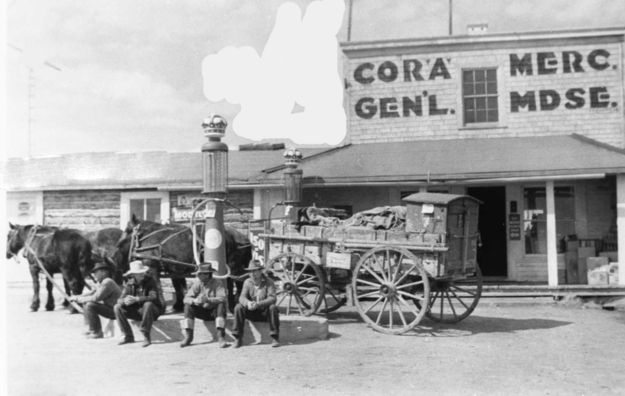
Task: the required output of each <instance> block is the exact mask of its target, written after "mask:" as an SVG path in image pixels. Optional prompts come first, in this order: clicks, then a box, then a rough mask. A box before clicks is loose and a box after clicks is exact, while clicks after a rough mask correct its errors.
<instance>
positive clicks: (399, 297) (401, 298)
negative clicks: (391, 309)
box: [397, 294, 419, 316]
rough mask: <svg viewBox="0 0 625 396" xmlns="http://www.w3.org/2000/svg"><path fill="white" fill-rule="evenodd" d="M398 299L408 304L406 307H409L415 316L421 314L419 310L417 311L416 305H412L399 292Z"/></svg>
mask: <svg viewBox="0 0 625 396" xmlns="http://www.w3.org/2000/svg"><path fill="white" fill-rule="evenodd" d="M397 299H398V300H399V302H401V303H402V304H404V305H405V306H406V308H408V310H409V311H410V312H412V313H413V314H414V315H415V316H419V311H417V310H416V309H415V306H414V305H410V304H408V302H407V301H406V300H404V298H403V297H402V296H400V295H399V294H398V295H397Z"/></svg>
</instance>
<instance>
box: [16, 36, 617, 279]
mask: <svg viewBox="0 0 625 396" xmlns="http://www.w3.org/2000/svg"><path fill="white" fill-rule="evenodd" d="M624 39H625V29H621V28H610V29H593V30H575V31H562V32H533V33H514V34H484V35H467V36H450V37H441V38H427V39H402V40H392V41H372V42H350V43H344V44H342V47H341V48H342V51H343V53H344V55H345V59H344V67H345V70H344V76H345V110H346V113H347V116H348V136H347V138H346V142H345V144H344V145H342V146H340V147H336V148H332V149H329V150H308V151H306V150H304V151H303V154H304V160H303V161H302V162H301V164H300V168H301V169H302V170H303V173H304V183H303V185H304V192H303V198H304V204H315V205H317V206H322V207H323V206H325V207H339V208H343V209H346V210H348V211H350V212H352V213H354V212H357V211H361V210H365V209H369V208H372V207H376V206H384V205H400V204H401V199H402V197H404V196H406V195H409V194H411V193H413V192H416V191H426V190H427V191H435V192H450V193H462V194H470V195H473V196H475V197H476V198H478V199H480V200H481V201H483V205H482V206H481V209H480V210H481V213H480V233H481V237H482V246H481V247H480V248H479V250H478V261H479V263H480V266H481V268H482V272H483V273H484V275H485V276H487V277H489V278H491V279H496V280H497V279H498V280H510V281H518V282H537V283H542V284H548V285H550V286H556V285H559V284H564V283H568V284H580V283H581V284H583V283H585V282H586V281H587V280H586V279H585V274H586V269H585V268H584V267H583V265H582V263H585V262H586V260H585V258H586V256H601V257H604V256H605V257H608V260H609V261H610V262H615V263H616V262H621V263H623V262H625V111H624V102H625V94H624V89H625V86H624V78H625V75H624V71H623V65H624V62H623V61H624V54H625V52H624V48H623V45H624ZM282 164H283V159H282V150H277V151H250V152H244V151H231V153H230V156H229V167H230V172H229V199H230V200H233V201H235V202H237V205H238V206H239V207H242V208H243V211H242V213H243V214H241V212H238V211H236V212H235V211H232V210H230V211H228V212H227V213H226V221H232V222H245V221H246V220H248V219H250V218H255V219H260V218H266V217H267V216H268V213H269V210H270V208H271V207H273V206H274V205H275V204H276V203H278V202H280V201H281V200H282V199H283V191H282V184H283V183H282V177H283V176H282V171H283V168H284V166H283V165H282ZM5 174H6V177H5V178H6V179H7V180H5V185H6V186H7V189H8V190H9V191H10V193H9V196H8V207H9V218H10V219H11V220H14V221H18V222H21V223H45V224H53V225H63V226H78V227H79V228H87V229H89V228H98V227H101V226H106V225H110V226H120V225H123V224H125V222H126V221H127V219H128V217H129V214H130V213H134V212H137V211H140V212H141V213H142V215H143V217H145V218H150V219H154V220H161V221H162V220H167V219H168V220H169V221H184V220H186V219H187V218H188V216H189V214H190V211H191V209H190V208H191V207H192V204H193V202H194V200H195V199H198V198H199V197H200V190H201V159H200V153H164V152H159V153H156V152H152V153H126V154H119V153H101V154H93V153H92V154H76V155H67V156H62V157H55V158H48V159H31V160H10V161H9V162H8V163H7V167H6V172H5ZM573 248H576V250H575V255H574V257H573V255H572V252H573V250H572V249H573ZM573 258H574V259H575V260H576V263H575V266H574V267H573V266H572V265H570V264H571V260H573ZM614 275H615V277H614V278H611V279H612V284H615V285H617V284H620V285H625V265H621V266H619V267H618V270H617V272H616V273H615V274H614ZM616 275H618V276H616ZM617 278H618V280H617Z"/></svg>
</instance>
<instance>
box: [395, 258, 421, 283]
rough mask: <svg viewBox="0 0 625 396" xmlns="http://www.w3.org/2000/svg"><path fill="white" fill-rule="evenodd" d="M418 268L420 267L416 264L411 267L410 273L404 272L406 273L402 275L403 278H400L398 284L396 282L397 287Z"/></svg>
mask: <svg viewBox="0 0 625 396" xmlns="http://www.w3.org/2000/svg"><path fill="white" fill-rule="evenodd" d="M417 267H418V264H416V263H415V264H413V265H412V267H410V269H409V270H408V271H406V272H404V273H403V274H402V276H401V278H399V279H398V280H397V282H395V284H396V285H398V284H400V283H401V281H403V280H404V278H405V277H407V276H408V275H409V274H410V273H411V272H412V270H413V269H415V268H417Z"/></svg>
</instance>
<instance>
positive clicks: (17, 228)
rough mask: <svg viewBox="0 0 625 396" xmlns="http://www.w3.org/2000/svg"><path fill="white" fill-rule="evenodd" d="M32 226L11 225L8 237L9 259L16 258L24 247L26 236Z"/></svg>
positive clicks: (7, 252)
mask: <svg viewBox="0 0 625 396" xmlns="http://www.w3.org/2000/svg"><path fill="white" fill-rule="evenodd" d="M30 228H31V226H22V225H13V224H11V223H9V233H8V235H7V251H6V254H7V258H11V257H13V256H16V255H17V253H18V252H19V251H20V250H21V249H22V248H23V247H24V243H25V241H26V234H27V233H28V230H30Z"/></svg>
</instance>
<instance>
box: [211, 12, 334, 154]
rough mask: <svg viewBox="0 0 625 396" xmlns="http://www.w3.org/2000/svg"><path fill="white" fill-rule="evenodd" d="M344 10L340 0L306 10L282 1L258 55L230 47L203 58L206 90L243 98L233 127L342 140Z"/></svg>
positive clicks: (244, 132) (262, 134)
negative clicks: (341, 33)
mask: <svg viewBox="0 0 625 396" xmlns="http://www.w3.org/2000/svg"><path fill="white" fill-rule="evenodd" d="M344 11H345V4H344V3H343V0H318V1H313V2H312V3H311V4H310V5H309V6H308V8H307V9H306V14H305V15H304V17H303V18H302V13H301V10H300V8H299V7H298V6H297V5H295V4H294V3H290V2H287V3H284V4H282V5H281V6H280V7H279V9H278V13H277V17H276V24H275V26H274V29H273V31H272V33H271V35H270V37H269V39H268V40H267V43H266V45H265V48H264V50H263V53H262V55H261V56H259V54H258V53H257V52H256V50H255V49H253V48H251V47H226V48H224V49H222V50H221V51H219V52H218V53H217V54H211V55H208V56H206V57H205V58H204V60H203V62H202V74H203V77H204V95H205V96H206V98H207V99H208V100H210V101H215V102H216V101H220V100H223V99H225V100H227V101H228V102H230V103H232V104H240V105H241V111H240V112H239V113H238V114H237V116H236V117H235V118H234V120H232V127H233V129H234V131H235V132H236V133H237V134H238V135H240V136H242V137H246V138H249V139H253V140H260V139H263V138H289V139H291V140H293V141H294V142H296V143H299V144H316V143H327V144H332V145H334V144H338V143H340V142H341V141H342V140H343V138H344V137H345V129H346V125H345V111H344V109H343V86H342V84H341V79H340V76H339V72H338V55H337V52H338V41H337V38H336V34H337V33H338V31H339V29H340V27H341V23H342V20H343V12H344Z"/></svg>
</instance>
